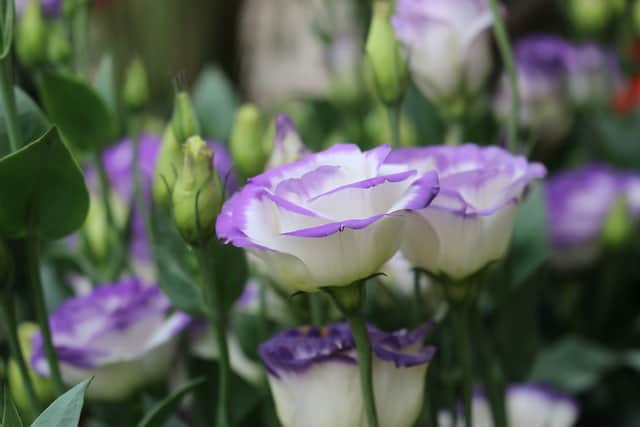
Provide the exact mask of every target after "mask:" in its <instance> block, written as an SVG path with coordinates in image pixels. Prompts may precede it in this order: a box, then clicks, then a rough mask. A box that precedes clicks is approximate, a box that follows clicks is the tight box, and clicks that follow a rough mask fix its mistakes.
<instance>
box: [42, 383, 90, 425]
mask: <svg viewBox="0 0 640 427" xmlns="http://www.w3.org/2000/svg"><path fill="white" fill-rule="evenodd" d="M91 380H93V377H91V378H89V379H86V380H84V381H83V382H81V383H80V384H78V385H76V386H75V387H73V388H72V389H71V390H69V391H67V392H66V393H65V394H63V395H62V396H60V397H59V398H57V399H56V400H55V401H54V402H53V403H52V404H51V405H49V407H48V408H47V409H45V410H44V412H43V413H42V414H40V416H39V417H38V418H36V420H35V421H34V422H33V424H31V427H77V426H78V423H79V422H80V413H81V412H82V406H83V405H84V394H85V392H86V391H87V387H88V386H89V383H90V382H91Z"/></svg>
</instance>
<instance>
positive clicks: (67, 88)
mask: <svg viewBox="0 0 640 427" xmlns="http://www.w3.org/2000/svg"><path fill="white" fill-rule="evenodd" d="M40 77H41V78H40V79H39V83H40V89H41V92H42V100H43V103H44V105H45V108H46V110H47V113H49V117H50V118H51V121H52V122H53V123H54V124H56V125H57V126H58V127H59V128H60V131H61V132H62V134H63V135H64V137H65V138H67V139H68V140H69V143H70V144H71V146H72V147H73V149H74V150H77V151H78V152H79V153H82V154H86V153H93V152H96V151H98V150H100V149H101V148H103V147H105V146H107V145H109V144H110V143H112V142H113V140H114V138H115V118H114V115H113V112H112V111H110V110H109V107H108V106H107V104H106V103H105V101H104V100H103V99H102V98H101V97H100V95H99V94H98V93H97V92H96V91H95V90H94V89H93V88H92V87H91V86H89V85H88V84H87V83H85V82H84V81H83V80H81V79H79V78H77V77H74V76H68V75H63V74H56V73H43V74H42V75H41V76H40Z"/></svg>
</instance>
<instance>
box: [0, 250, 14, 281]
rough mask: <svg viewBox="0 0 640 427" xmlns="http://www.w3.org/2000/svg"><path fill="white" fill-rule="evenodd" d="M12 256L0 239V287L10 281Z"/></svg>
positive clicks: (11, 277)
mask: <svg viewBox="0 0 640 427" xmlns="http://www.w3.org/2000/svg"><path fill="white" fill-rule="evenodd" d="M13 269H14V266H13V256H12V255H11V252H10V251H9V248H8V247H7V244H6V243H5V242H4V241H3V240H0V289H2V288H4V287H5V286H6V285H7V284H9V283H11V280H12V279H13V271H14V270H13Z"/></svg>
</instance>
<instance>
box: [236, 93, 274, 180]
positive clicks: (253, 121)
mask: <svg viewBox="0 0 640 427" xmlns="http://www.w3.org/2000/svg"><path fill="white" fill-rule="evenodd" d="M261 136H262V123H261V119H260V112H259V111H258V109H257V108H256V106H255V105H252V104H245V105H243V106H241V107H240V108H239V109H238V111H237V112H236V118H235V121H234V123H233V130H232V132H231V156H232V157H233V162H234V164H235V165H236V168H237V169H238V171H239V172H240V174H241V175H242V176H244V177H251V176H254V175H257V174H258V173H259V172H261V171H262V168H263V166H264V163H265V160H266V159H265V157H266V156H265V154H264V150H263V149H262V144H261Z"/></svg>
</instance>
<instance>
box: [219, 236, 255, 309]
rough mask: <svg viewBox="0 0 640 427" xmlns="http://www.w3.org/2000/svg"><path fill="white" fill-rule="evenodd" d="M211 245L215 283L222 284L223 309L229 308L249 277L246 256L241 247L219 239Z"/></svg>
mask: <svg viewBox="0 0 640 427" xmlns="http://www.w3.org/2000/svg"><path fill="white" fill-rule="evenodd" d="M212 246H213V248H214V249H213V253H212V262H213V263H214V271H215V275H216V283H218V284H223V286H222V289H223V291H224V293H223V295H222V298H223V303H224V307H225V309H226V310H229V309H230V308H231V306H232V305H233V303H234V302H235V301H236V300H237V299H238V298H239V297H240V295H241V294H242V291H243V290H244V286H245V284H246V283H247V280H248V278H249V267H248V266H247V257H246V254H245V251H244V250H243V249H241V248H236V247H235V246H233V245H225V244H224V243H222V242H221V241H220V240H215V242H213V244H212Z"/></svg>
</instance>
